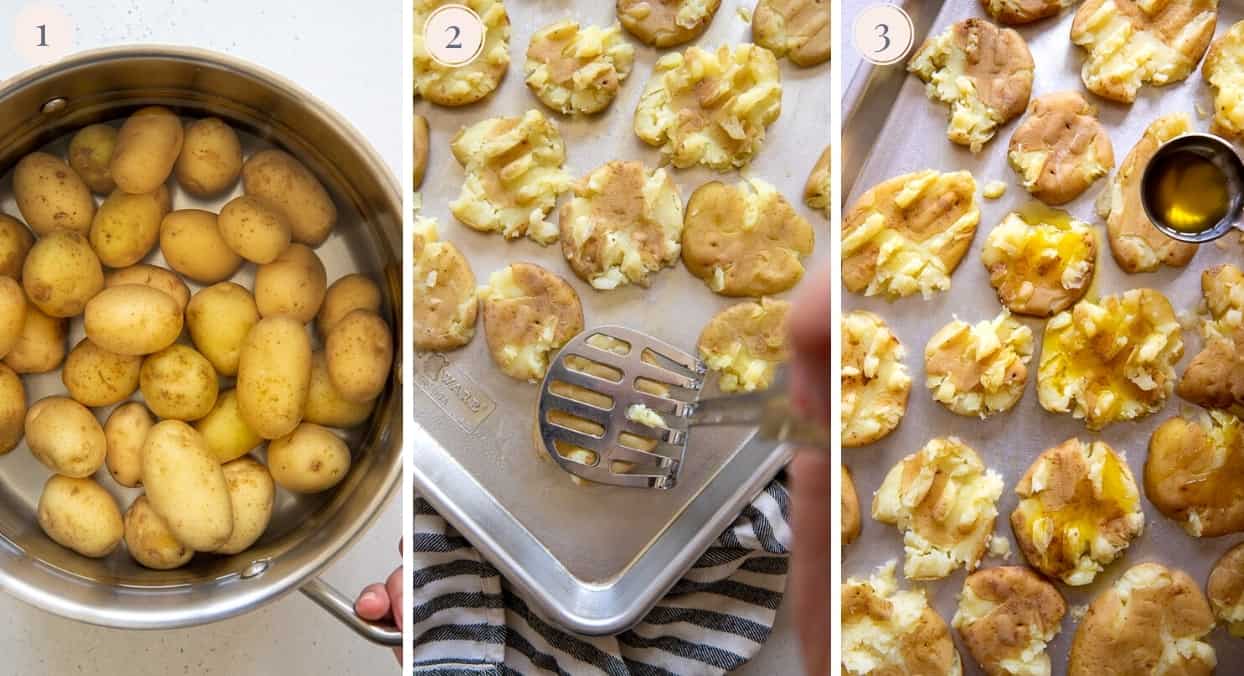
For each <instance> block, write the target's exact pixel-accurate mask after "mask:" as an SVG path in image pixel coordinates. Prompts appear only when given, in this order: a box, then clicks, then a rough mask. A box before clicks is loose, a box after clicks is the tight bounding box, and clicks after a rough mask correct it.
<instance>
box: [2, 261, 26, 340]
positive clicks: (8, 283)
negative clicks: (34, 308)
mask: <svg viewBox="0 0 1244 676" xmlns="http://www.w3.org/2000/svg"><path fill="white" fill-rule="evenodd" d="M25 324H26V292H25V291H24V290H22V285H21V284H18V283H17V280H16V279H13V278H12V277H0V359H4V356H5V355H6V354H8V353H9V351H10V350H12V349H13V346H14V345H17V339H18V338H21V335H22V327H23V326H24V325H25Z"/></svg>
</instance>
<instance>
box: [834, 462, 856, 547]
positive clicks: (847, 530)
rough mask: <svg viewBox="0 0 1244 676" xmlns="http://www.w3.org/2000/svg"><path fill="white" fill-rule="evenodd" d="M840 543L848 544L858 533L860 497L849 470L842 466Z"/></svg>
mask: <svg viewBox="0 0 1244 676" xmlns="http://www.w3.org/2000/svg"><path fill="white" fill-rule="evenodd" d="M839 523H840V525H841V528H842V544H844V545H849V544H851V543H852V542H853V541H854V540H855V538H857V537H859V535H860V498H859V495H857V494H856V492H855V482H854V481H853V480H852V479H851V470H849V469H847V466H846V465H843V466H842V519H841V521H840V522H839Z"/></svg>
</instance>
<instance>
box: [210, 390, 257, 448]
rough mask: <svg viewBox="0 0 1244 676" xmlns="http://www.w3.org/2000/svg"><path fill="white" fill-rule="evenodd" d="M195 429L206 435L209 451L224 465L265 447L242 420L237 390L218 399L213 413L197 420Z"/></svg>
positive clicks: (230, 391)
mask: <svg viewBox="0 0 1244 676" xmlns="http://www.w3.org/2000/svg"><path fill="white" fill-rule="evenodd" d="M194 429H196V430H198V432H199V434H201V435H203V442H204V443H205V444H207V450H208V451H210V452H211V454H212V455H213V456H215V458H216V460H217V461H218V462H220V463H221V464H224V463H226V462H229V461H231V460H236V459H237V458H240V457H242V456H244V455H246V454H247V453H249V452H250V451H251V449H253V448H255V447H256V446H258V445H259V444H262V443H263V437H261V436H259V435H258V434H256V433H255V431H254V430H252V429H251V428H250V427H249V426H248V425H247V424H246V421H245V420H243V419H242V412H241V411H240V410H239V409H238V393H237V390H228V391H226V392H223V393H222V394H221V395H220V396H219V397H217V398H216V405H215V406H213V407H212V410H211V412H210V413H208V414H207V415H206V416H204V417H202V418H199V419H198V420H196V421H195V423H194Z"/></svg>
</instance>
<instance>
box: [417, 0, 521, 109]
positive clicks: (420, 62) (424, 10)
mask: <svg viewBox="0 0 1244 676" xmlns="http://www.w3.org/2000/svg"><path fill="white" fill-rule="evenodd" d="M448 4H462V5H466V6H467V8H469V9H471V10H472V11H474V12H475V13H476V14H477V15H479V18H480V20H481V21H482V22H483V24H484V45H483V47H481V49H480V53H479V56H478V57H476V59H475V60H474V61H472V62H470V63H468V64H464V65H462V66H456V67H455V66H446V65H444V64H441V63H439V62H437V61H436V60H435V59H433V58H432V55H431V54H429V53H428V48H427V45H425V44H424V41H423V27H424V24H426V23H427V20H428V16H429V15H431V14H432V12H433V11H434V10H436V9H437V8H439V7H441V6H442V5H448ZM412 45H413V47H412V48H413V53H414V63H415V84H414V89H415V95H416V96H422V97H423V98H425V99H427V100H429V101H431V102H432V103H436V104H439V105H442V106H465V105H467V104H468V103H475V102H476V101H479V100H480V99H482V98H484V97H485V96H488V95H489V94H491V93H492V91H493V90H494V89H496V88H497V85H499V84H501V78H503V77H505V71H506V69H507V68H509V65H510V17H509V15H508V14H506V12H505V3H504V2H502V0H415V5H414V37H413V42H412Z"/></svg>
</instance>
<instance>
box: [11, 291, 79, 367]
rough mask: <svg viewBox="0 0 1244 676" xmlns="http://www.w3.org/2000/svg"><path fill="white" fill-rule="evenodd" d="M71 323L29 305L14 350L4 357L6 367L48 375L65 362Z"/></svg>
mask: <svg viewBox="0 0 1244 676" xmlns="http://www.w3.org/2000/svg"><path fill="white" fill-rule="evenodd" d="M67 331H68V322H66V321H65V320H64V319H61V318H59V317H49V316H47V315H45V314H43V311H42V310H40V309H39V308H37V307H35V306H34V305H32V304H30V303H27V304H26V321H25V323H23V324H22V333H21V335H20V336H18V337H17V343H16V344H14V345H13V349H11V350H9V353H8V354H6V355H5V356H4V363H5V365H6V366H8V367H9V368H11V369H13V370H14V371H16V372H17V373H21V374H26V373H47V372H48V371H51V370H54V369H55V368H57V367H58V366H60V364H61V362H62V361H64V359H65V335H66V332H67Z"/></svg>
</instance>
